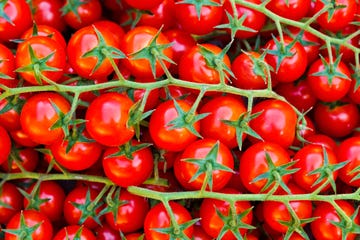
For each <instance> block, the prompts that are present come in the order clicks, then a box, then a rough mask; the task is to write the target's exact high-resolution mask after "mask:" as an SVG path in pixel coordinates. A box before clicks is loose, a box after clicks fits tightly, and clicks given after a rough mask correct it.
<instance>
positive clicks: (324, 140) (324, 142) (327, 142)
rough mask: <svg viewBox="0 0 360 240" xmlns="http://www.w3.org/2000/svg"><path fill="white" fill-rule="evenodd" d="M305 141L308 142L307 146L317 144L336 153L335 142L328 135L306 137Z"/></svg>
mask: <svg viewBox="0 0 360 240" xmlns="http://www.w3.org/2000/svg"><path fill="white" fill-rule="evenodd" d="M306 140H307V141H308V143H309V144H318V145H321V146H324V147H327V148H330V149H332V150H334V151H336V149H337V145H336V142H335V140H334V139H332V138H331V137H329V136H328V135H324V134H319V133H316V134H313V135H310V136H308V137H307V139H306Z"/></svg>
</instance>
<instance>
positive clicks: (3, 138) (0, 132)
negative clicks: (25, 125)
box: [0, 126, 11, 164]
mask: <svg viewBox="0 0 360 240" xmlns="http://www.w3.org/2000/svg"><path fill="white" fill-rule="evenodd" d="M0 152H1V155H0V164H3V163H6V161H7V160H8V157H9V155H10V152H11V139H10V136H9V134H8V132H7V131H6V129H5V128H4V127H2V126H0Z"/></svg>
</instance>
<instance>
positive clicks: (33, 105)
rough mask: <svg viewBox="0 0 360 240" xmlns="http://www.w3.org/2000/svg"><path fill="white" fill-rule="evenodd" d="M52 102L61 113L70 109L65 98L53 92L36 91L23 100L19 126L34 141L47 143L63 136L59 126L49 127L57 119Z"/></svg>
mask: <svg viewBox="0 0 360 240" xmlns="http://www.w3.org/2000/svg"><path fill="white" fill-rule="evenodd" d="M52 104H55V105H56V106H57V108H59V109H60V111H61V112H62V113H63V114H66V113H67V112H68V111H69V110H70V104H69V102H68V101H67V100H66V98H64V97H63V96H61V95H60V94H58V93H53V92H42V93H37V94H36V95H34V96H32V97H30V98H29V99H28V100H27V101H26V102H25V104H24V106H23V108H22V110H21V113H20V124H21V127H22V129H23V130H24V132H25V133H26V134H27V135H29V137H30V138H31V140H32V141H34V142H36V143H39V144H45V145H49V144H51V143H53V142H55V141H57V140H59V139H62V138H63V136H64V132H63V130H62V129H61V128H56V129H51V127H52V126H53V124H54V123H55V122H57V121H58V120H59V115H58V113H57V112H56V110H55V109H54V107H53V105H52Z"/></svg>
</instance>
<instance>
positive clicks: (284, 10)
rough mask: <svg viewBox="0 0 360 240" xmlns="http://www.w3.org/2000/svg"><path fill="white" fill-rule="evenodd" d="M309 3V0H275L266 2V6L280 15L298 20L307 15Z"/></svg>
mask: <svg viewBox="0 0 360 240" xmlns="http://www.w3.org/2000/svg"><path fill="white" fill-rule="evenodd" d="M310 3H311V0H290V1H286V0H275V1H270V2H269V3H268V4H266V8H268V9H269V10H270V11H272V12H274V13H275V14H277V15H279V16H281V17H284V18H289V19H291V20H295V21H298V20H300V19H302V18H303V17H305V16H306V15H307V13H308V11H309V9H310Z"/></svg>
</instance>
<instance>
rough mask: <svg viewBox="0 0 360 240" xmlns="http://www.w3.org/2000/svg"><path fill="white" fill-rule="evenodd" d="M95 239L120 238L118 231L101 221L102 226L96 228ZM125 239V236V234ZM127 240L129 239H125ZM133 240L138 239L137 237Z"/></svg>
mask: <svg viewBox="0 0 360 240" xmlns="http://www.w3.org/2000/svg"><path fill="white" fill-rule="evenodd" d="M96 239H97V240H122V239H121V236H120V232H119V231H116V230H115V229H113V228H112V227H110V226H109V225H108V224H106V223H102V226H101V227H99V228H97V229H96ZM125 239H127V238H126V236H125ZM127 240H129V239H127ZM135 240H138V239H137V238H136V239H135Z"/></svg>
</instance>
